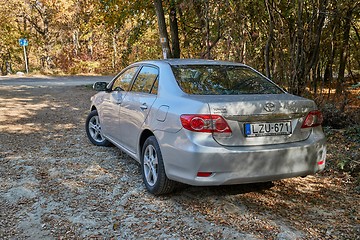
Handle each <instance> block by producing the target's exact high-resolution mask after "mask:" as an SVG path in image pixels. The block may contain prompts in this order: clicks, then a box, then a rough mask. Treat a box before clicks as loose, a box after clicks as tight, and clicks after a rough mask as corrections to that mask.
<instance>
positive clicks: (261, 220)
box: [0, 86, 360, 239]
mask: <svg viewBox="0 0 360 240" xmlns="http://www.w3.org/2000/svg"><path fill="white" fill-rule="evenodd" d="M93 93H94V92H93V91H92V90H90V89H89V88H86V87H52V88H51V87H11V86H0V113H1V114H0V239H82V238H87V239H103V238H106V239H111V238H114V239H134V238H145V239H359V236H360V197H359V193H360V189H359V188H358V186H359V184H358V182H357V179H358V178H357V175H356V174H358V172H356V171H358V170H356V169H355V170H354V169H353V170H352V171H346V168H347V167H349V168H351V162H352V161H359V142H357V140H358V138H357V140H356V139H355V140H353V139H352V137H354V136H358V135H357V132H355V133H354V131H357V130H353V129H349V130H336V131H335V130H332V129H327V130H326V132H327V134H328V140H329V144H328V163H327V164H328V167H327V170H326V171H324V172H322V173H320V174H317V175H315V176H308V177H306V178H293V179H287V180H282V181H276V182H273V183H266V184H247V185H237V186H222V187H185V188H183V189H181V190H179V191H177V192H175V193H173V194H171V195H168V196H162V197H154V196H152V195H151V194H149V193H147V192H146V190H145V188H144V186H143V184H142V181H141V177H140V170H139V165H138V164H137V163H136V162H135V161H134V160H132V159H130V158H129V157H127V156H126V155H125V154H123V153H122V152H121V151H119V150H118V149H116V148H103V147H95V146H93V145H91V144H90V143H89V141H88V140H87V139H86V136H85V131H84V120H85V118H86V115H87V113H88V107H89V97H90V96H91V95H92V94H93ZM349 131H350V132H349ZM351 131H352V132H351ZM341 167H342V168H341ZM353 173H354V174H353Z"/></svg>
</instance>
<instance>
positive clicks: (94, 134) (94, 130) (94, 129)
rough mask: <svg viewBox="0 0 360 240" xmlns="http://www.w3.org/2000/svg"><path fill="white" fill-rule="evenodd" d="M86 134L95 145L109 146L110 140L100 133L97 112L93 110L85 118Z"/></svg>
mask: <svg viewBox="0 0 360 240" xmlns="http://www.w3.org/2000/svg"><path fill="white" fill-rule="evenodd" d="M85 128H86V135H87V136H88V138H89V140H90V142H91V143H92V144H94V145H96V146H103V147H107V146H110V142H109V141H108V140H106V139H105V138H104V136H103V135H102V134H101V124H100V119H99V115H98V112H97V111H96V110H93V111H91V112H90V114H89V115H88V117H87V118H86V126H85Z"/></svg>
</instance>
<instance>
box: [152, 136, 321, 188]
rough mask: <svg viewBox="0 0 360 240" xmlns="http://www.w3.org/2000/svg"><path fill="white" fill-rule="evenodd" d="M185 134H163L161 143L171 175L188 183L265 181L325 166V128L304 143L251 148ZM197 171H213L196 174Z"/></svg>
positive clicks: (221, 183)
mask: <svg viewBox="0 0 360 240" xmlns="http://www.w3.org/2000/svg"><path fill="white" fill-rule="evenodd" d="M183 131H184V130H181V131H180V132H183ZM186 134H187V133H183V134H180V137H179V133H177V134H161V136H160V139H159V142H160V148H161V151H162V155H163V159H164V164H165V170H166V174H167V176H168V178H170V179H172V180H175V181H178V182H183V183H186V184H189V185H195V186H208V185H227V184H242V183H253V182H265V181H272V180H279V179H284V178H290V177H297V176H305V175H309V174H314V173H316V172H318V171H321V170H323V169H324V167H325V158H326V145H325V141H326V140H325V136H324V135H323V133H322V131H317V132H315V133H314V132H313V133H312V134H311V135H310V137H309V138H308V139H307V140H305V141H301V142H295V143H288V144H276V145H267V146H249V147H223V146H221V145H218V144H217V143H216V142H215V141H213V140H212V137H211V135H209V136H204V135H200V138H199V139H197V136H195V138H194V136H192V137H191V138H190V139H195V140H194V141H192V142H191V141H190V140H189V138H188V136H186ZM176 136H177V137H176ZM181 136H182V137H181ZM198 172H211V173H212V174H211V176H209V177H197V173H198Z"/></svg>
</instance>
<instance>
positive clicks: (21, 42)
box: [19, 38, 29, 74]
mask: <svg viewBox="0 0 360 240" xmlns="http://www.w3.org/2000/svg"><path fill="white" fill-rule="evenodd" d="M19 44H20V46H22V47H23V48H24V59H25V67H26V73H27V74H28V73H29V67H28V59H27V56H26V46H28V45H29V42H28V40H27V39H26V38H21V39H19Z"/></svg>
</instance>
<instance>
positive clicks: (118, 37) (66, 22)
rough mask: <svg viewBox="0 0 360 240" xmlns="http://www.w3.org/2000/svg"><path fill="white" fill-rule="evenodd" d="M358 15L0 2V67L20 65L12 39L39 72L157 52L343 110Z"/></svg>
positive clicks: (330, 3) (228, 5) (287, 2)
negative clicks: (228, 68)
mask: <svg viewBox="0 0 360 240" xmlns="http://www.w3.org/2000/svg"><path fill="white" fill-rule="evenodd" d="M359 19H360V2H359V1H356V0H344V1H336V0H259V1H250V0H218V1H215V0H187V1H185V0H165V1H161V0H137V1H126V0H99V1H90V0H11V1H7V0H0V67H1V73H2V75H7V74H14V73H16V72H17V71H25V70H24V69H25V64H24V62H25V61H24V55H23V47H21V46H20V45H19V39H21V38H26V39H27V40H28V42H29V45H28V46H27V47H26V50H27V58H28V60H29V68H30V72H33V73H44V74H88V73H90V74H114V73H116V72H118V71H120V70H121V69H122V68H123V67H125V66H127V65H128V64H129V63H132V62H134V61H138V60H144V59H159V58H163V51H164V50H163V49H165V51H166V54H167V56H168V57H170V58H206V59H216V60H230V61H235V62H242V63H245V64H248V65H250V66H252V67H254V68H256V69H258V70H260V71H261V72H262V73H263V74H265V75H266V76H268V77H269V78H271V79H272V80H273V81H275V82H276V83H278V84H279V85H281V86H283V87H285V88H286V89H287V90H288V91H289V92H291V93H294V94H297V95H302V96H308V95H311V96H312V97H313V98H315V99H316V100H317V101H318V102H319V103H322V102H324V101H327V102H329V100H331V99H332V100H335V99H337V100H339V98H340V99H341V101H340V103H341V104H340V105H339V106H338V107H339V108H340V111H341V112H344V110H345V107H346V105H348V103H349V99H350V97H349V92H348V89H358V88H359V83H358V82H359V76H360V50H359V49H360V33H359V32H360V21H359ZM160 39H166V41H161V40H160ZM349 87H350V88H349ZM337 102H339V101H337Z"/></svg>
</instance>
